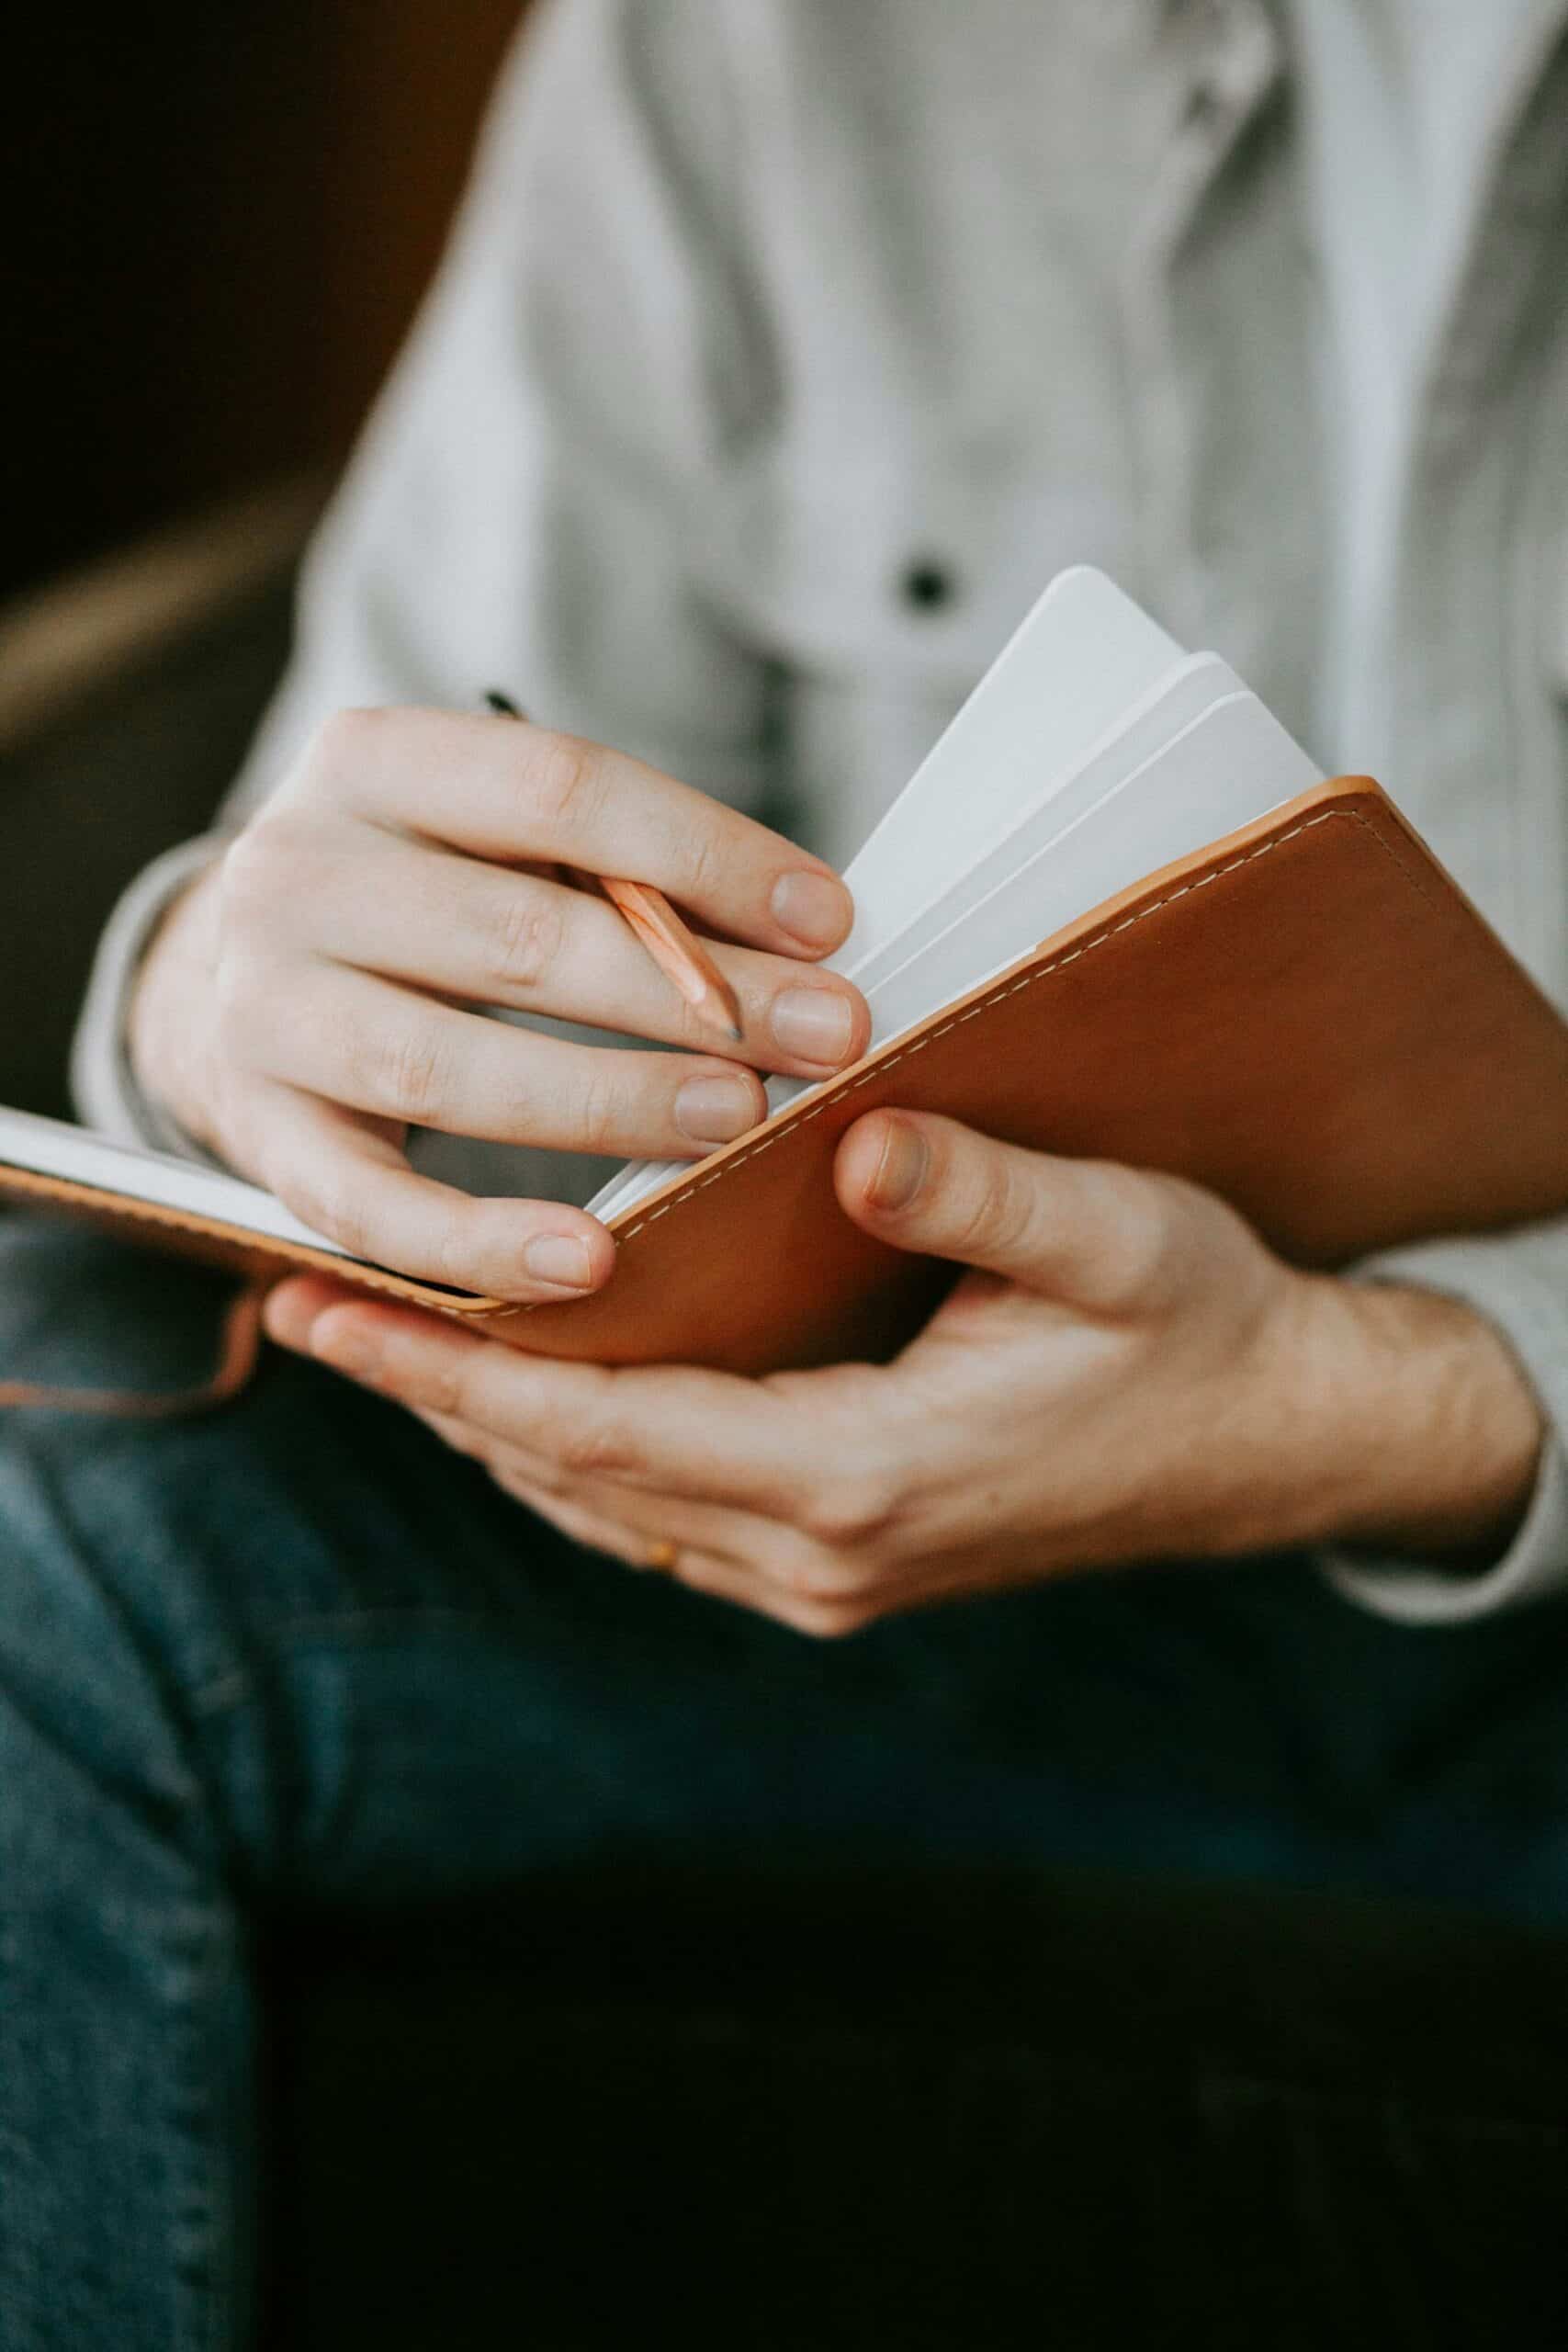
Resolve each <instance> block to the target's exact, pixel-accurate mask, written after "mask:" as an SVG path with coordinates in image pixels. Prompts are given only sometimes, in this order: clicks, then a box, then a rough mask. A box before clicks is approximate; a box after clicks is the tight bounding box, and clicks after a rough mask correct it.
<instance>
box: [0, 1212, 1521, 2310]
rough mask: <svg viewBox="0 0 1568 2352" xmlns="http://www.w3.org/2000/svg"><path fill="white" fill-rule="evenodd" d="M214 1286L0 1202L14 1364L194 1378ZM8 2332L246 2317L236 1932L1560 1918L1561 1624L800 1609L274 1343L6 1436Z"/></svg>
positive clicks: (2, 1306) (1006, 1608)
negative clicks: (570, 1917) (655, 1552)
mask: <svg viewBox="0 0 1568 2352" xmlns="http://www.w3.org/2000/svg"><path fill="white" fill-rule="evenodd" d="M219 1295H220V1292H219V1290H218V1288H217V1286H216V1285H215V1284H214V1283H213V1282H212V1281H211V1279H210V1278H209V1277H208V1276H206V1275H205V1274H202V1273H199V1272H195V1271H194V1270H186V1269H183V1268H179V1267H171V1266H170V1265H167V1264H164V1263H160V1262H158V1261H155V1260H151V1259H141V1258H137V1257H132V1256H130V1255H129V1254H126V1253H123V1252H120V1251H118V1250H116V1249H114V1248H112V1247H111V1246H110V1245H109V1244H107V1243H106V1242H103V1241H100V1240H98V1239H96V1238H88V1237H84V1236H82V1235H66V1234H63V1233H60V1232H57V1231H55V1230H52V1229H50V1228H46V1227H30V1226H24V1225H20V1224H12V1225H8V1226H7V1227H6V1228H5V1229H4V1232H3V1233H0V1360H3V1361H4V1362H5V1363H6V1365H7V1368H8V1369H11V1370H14V1371H16V1372H17V1374H27V1375H33V1376H37V1377H40V1378H46V1377H53V1378H70V1377H72V1376H73V1374H75V1375H78V1376H81V1375H85V1374H90V1375H91V1376H92V1377H93V1378H94V1379H95V1380H98V1381H103V1380H106V1379H115V1380H117V1381H118V1380H122V1379H124V1380H129V1379H130V1378H134V1377H140V1378H142V1379H156V1380H168V1381H171V1382H173V1381H175V1380H176V1379H179V1378H182V1377H185V1376H186V1375H187V1374H188V1372H189V1371H190V1369H191V1368H192V1366H193V1364H194V1363H196V1362H197V1361H198V1360H199V1358H200V1356H201V1353H202V1351H203V1350H204V1349H205V1348H206V1347H208V1346H209V1344H210V1339H211V1330H212V1324H213V1310H214V1306H215V1303H216V1299H217V1297H218V1296H219ZM0 1566H3V1573H4V1579H5V1593H6V1606H5V1610H4V1612H3V1614H0V2312H3V2313H4V2321H3V2330H0V2332H3V2340H4V2343H5V2346H6V2352H67V2347H69V2352H79V2347H81V2346H85V2345H103V2346H114V2347H115V2352H153V2347H157V2352H186V2347H192V2346H211V2345H222V2344H231V2343H233V2342H235V2341H238V2340H243V2335H244V2314H245V2313H246V2312H247V2310H248V2308H249V2299H250V2294H251V2281H250V2278H249V2263H250V2227H249V2220H250V2211H251V2203H252V2177H251V2167H252V2164H253V2156H252V2132H253V2117H252V2108H253V2085H252V2067H253V2045H254V2035H255V2018H254V1994H253V1987H252V1982H251V1974H250V1938H251V1935H252V1932H253V1930H254V1927H255V1926H256V1924H257V1923H258V1922H259V1921H261V1920H263V1919H265V1917H267V1916H268V1914H269V1913H271V1912H273V1911H275V1910H276V1909H278V1908H279V1907H282V1906H292V1905H310V1906H312V1907H314V1908H320V1909H325V1910H328V1911H336V1912H338V1913H340V1914H344V1913H352V1912H353V1911H354V1909H355V1906H368V1905H380V1904H382V1903H385V1902H386V1901H388V1900H389V1899H393V1898H396V1899H407V1900H411V1901H412V1900H415V1899H420V1900H436V1899H441V1898H445V1897H447V1896H453V1895H459V1894H460V1895H479V1896H482V1895H484V1894H486V1893H487V1892H488V1891H490V1890H494V1891H496V1892H498V1893H499V1892H500V1891H501V1890H502V1889H508V1890H511V1891H512V1892H513V1894H515V1893H516V1892H517V1890H518V1889H520V1888H524V1887H525V1885H526V1882H527V1880H528V1878H529V1875H530V1873H535V1872H539V1871H546V1870H547V1869H550V1868H552V1867H556V1866H558V1865H560V1864H562V1863H579V1862H582V1861H592V1860H596V1859H597V1860H612V1861H613V1860H615V1858H617V1857H626V1858H628V1859H630V1858H636V1859H638V1860H649V1859H650V1858H651V1859H659V1858H660V1857H665V1858H669V1859H671V1860H679V1861H681V1862H682V1864H684V1865H691V1864H694V1863H696V1864H701V1863H702V1862H704V1861H705V1860H711V1861H713V1862H715V1863H718V1862H733V1861H735V1860H744V1861H745V1862H747V1863H748V1865H750V1866H752V1867H754V1866H755V1865H756V1864H757V1862H758V1861H759V1860H763V1861H766V1860H770V1859H771V1858H773V1857H775V1856H776V1857H777V1858H778V1860H779V1861H780V1863H781V1865H782V1864H784V1862H785V1861H788V1862H790V1863H791V1864H797V1863H798V1862H799V1861H800V1860H802V1859H803V1858H809V1859H814V1860H828V1861H830V1862H833V1863H835V1864H841V1863H842V1862H844V1861H846V1860H848V1861H851V1862H852V1861H854V1860H857V1859H858V1858H862V1857H863V1858H865V1859H866V1860H871V1859H873V1858H874V1859H876V1860H878V1861H880V1862H883V1863H897V1862H899V1861H906V1860H907V1861H916V1862H920V1863H923V1864H925V1865H928V1866H929V1865H931V1864H932V1863H936V1864H939V1865H940V1864H941V1863H942V1862H943V1861H944V1860H951V1861H952V1863H953V1866H954V1867H955V1868H956V1867H957V1866H959V1865H960V1864H963V1865H965V1866H967V1865H972V1864H974V1863H975V1862H976V1861H985V1862H990V1861H1012V1862H1020V1861H1021V1862H1023V1863H1024V1864H1026V1865H1038V1867H1039V1868H1040V1869H1041V1870H1043V1871H1044V1870H1048V1869H1050V1868H1051V1867H1053V1866H1055V1865H1058V1864H1060V1863H1063V1862H1073V1861H1089V1862H1097V1863H1109V1864H1111V1865H1112V1866H1115V1867H1118V1868H1125V1869H1127V1870H1129V1871H1136V1870H1139V1869H1143V1868H1151V1867H1162V1868H1163V1867H1175V1868H1179V1869H1184V1870H1189V1871H1199V1872H1212V1873H1215V1874H1224V1875H1226V1876H1230V1877H1235V1876H1238V1875H1240V1876H1247V1875H1250V1876H1253V1877H1258V1876H1263V1877H1272V1878H1277V1879H1280V1880H1286V1881H1291V1882H1294V1883H1303V1884H1329V1883H1334V1884H1339V1885H1344V1886H1348V1887H1371V1888H1379V1887H1381V1888H1391V1889H1395V1888H1396V1889H1404V1890H1411V1891H1416V1892H1422V1893H1426V1894H1437V1895H1439V1896H1446V1897H1454V1898H1459V1899H1461V1900H1464V1901H1467V1902H1472V1903H1479V1904H1482V1905H1492V1906H1495V1907H1496V1908H1498V1909H1506V1910H1509V1911H1512V1912H1515V1913H1517V1914H1519V1915H1521V1916H1534V1917H1551V1918H1561V1917H1564V1916H1565V1915H1568V1840H1565V1837H1564V1824H1565V1823H1568V1802H1565V1797H1568V1787H1565V1783H1568V1743H1565V1742H1564V1740H1563V1738H1562V1701H1563V1692H1564V1683H1565V1680H1568V1643H1565V1642H1564V1641H1563V1640H1562V1639H1561V1638H1559V1636H1560V1635H1561V1634H1562V1632H1563V1631H1564V1630H1568V1625H1565V1620H1568V1611H1564V1610H1563V1609H1562V1608H1561V1607H1560V1606H1559V1605H1558V1604H1555V1603H1549V1604H1546V1606H1545V1608H1544V1609H1543V1610H1542V1611H1537V1612H1535V1613H1533V1614H1531V1615H1530V1616H1529V1617H1528V1618H1524V1619H1510V1618H1503V1619H1499V1620H1496V1621H1494V1622H1491V1623H1486V1624H1483V1625H1482V1626H1478V1627H1471V1628H1469V1629H1467V1630H1466V1631H1465V1633H1464V1634H1463V1635H1462V1636H1460V1637H1448V1636H1444V1635H1442V1634H1431V1633H1427V1632H1412V1631H1407V1630H1404V1629H1402V1628H1400V1627H1398V1626H1395V1625H1393V1624H1389V1623H1383V1622H1382V1621H1379V1620H1376V1619H1373V1618H1371V1617H1370V1616H1367V1615H1364V1614H1362V1613H1360V1612H1359V1611H1354V1610H1352V1609H1349V1608H1347V1607H1346V1606H1345V1605H1344V1604H1343V1603H1342V1602H1340V1601H1339V1600H1337V1599H1336V1598H1335V1597H1334V1596H1333V1594H1332V1593H1330V1592H1329V1591H1327V1590H1326V1589H1325V1588H1324V1586H1323V1585H1322V1583H1321V1581H1320V1580H1319V1579H1318V1578H1316V1577H1314V1576H1313V1575H1312V1574H1311V1573H1310V1572H1309V1571H1307V1570H1306V1569H1304V1568H1303V1567H1302V1566H1300V1565H1298V1564H1292V1563H1289V1562H1278V1563H1259V1564H1254V1565H1250V1566H1243V1567H1239V1568H1233V1569H1228V1570H1224V1571H1215V1570H1212V1569H1204V1570H1192V1571H1170V1570H1166V1571H1162V1572H1159V1573H1150V1574H1144V1573H1139V1574H1124V1575H1121V1576H1114V1577H1098V1578H1095V1579H1092V1580H1086V1581H1083V1582H1081V1583H1065V1584H1061V1585H1059V1586H1057V1587H1055V1588H1054V1589H1039V1590H1036V1591H1032V1592H1028V1593H1024V1594H1021V1595H1018V1596H1016V1597H1014V1598H1010V1599H1007V1600H997V1601H994V1602H988V1603H985V1604H982V1605H971V1606H966V1607H963V1608H957V1609H951V1610H945V1611H935V1612H932V1613H930V1614H927V1615H924V1616H919V1617H915V1618H911V1619H909V1620H908V1621H906V1622H904V1623H896V1624H891V1625H888V1626H886V1627H885V1628H882V1629H878V1630H876V1631H874V1632H872V1633H870V1634H864V1635H863V1636H861V1637H859V1638H857V1639H855V1640H853V1641H851V1642H848V1643H844V1644H840V1645H815V1644H813V1643H810V1642H808V1641H805V1640H802V1639H800V1638H798V1637H797V1636H795V1635H793V1634H788V1633H785V1632H784V1631H782V1630H781V1629H779V1628H777V1627H775V1626H773V1625H770V1624H767V1623H762V1622H761V1621H758V1620H753V1619H752V1618H750V1617H748V1616H745V1615H743V1614H740V1613H739V1612H738V1611H733V1610H730V1609H728V1608H726V1607H723V1606H720V1605H717V1604H714V1603H711V1602H707V1601H705V1600H699V1599H697V1598H695V1597H694V1596H691V1595H689V1594H687V1593H685V1592H683V1591H682V1589H679V1588H677V1587H674V1586H672V1585H671V1584H670V1583H669V1582H668V1581H667V1580H665V1579H662V1578H658V1577H638V1576H636V1575H633V1574H630V1573H628V1572H627V1571H626V1570H624V1569H622V1568H620V1567H619V1566H613V1565H612V1564H610V1563H608V1562H606V1561H604V1559H602V1558H599V1557H596V1556H594V1555H591V1554H588V1553H585V1552H582V1551H581V1550H579V1549H577V1548H575V1547H573V1546H571V1545H570V1544H566V1543H565V1542H564V1541H562V1540H560V1539H558V1538H557V1537H556V1536H554V1535H553V1534H551V1533H550V1532H547V1531H546V1530H544V1529H543V1528H541V1526H540V1525H539V1524H538V1523H537V1522H536V1521H534V1520H532V1519H531V1518H530V1517H529V1516H528V1515H527V1514H526V1513H525V1512H524V1511H523V1510H520V1509H519V1508H518V1507H517V1506H516V1505H515V1504H513V1503H512V1502H510V1501H508V1500H507V1499H506V1498H504V1497H502V1495H501V1494H500V1493H499V1491H498V1490H496V1489H494V1488H492V1487H491V1486H490V1485H489V1484H488V1482H487V1481H486V1479H485V1478H484V1476H482V1474H481V1473H479V1471H478V1470H477V1469H476V1468H475V1466H474V1465H473V1464H469V1463H467V1462H465V1461H462V1460H459V1459H457V1457H455V1456H453V1455H451V1454H449V1453H447V1452H446V1450H445V1449H444V1448H443V1447H442V1446H441V1445H440V1444H439V1443H438V1442H436V1441H435V1440H434V1438H433V1437H431V1436H429V1435H428V1434H427V1433H426V1432H425V1431H424V1430H423V1428H421V1427H420V1426H419V1425H418V1424H416V1423H413V1422H412V1421H411V1420H409V1419H407V1418H406V1417H404V1416H402V1415H400V1413H399V1412H398V1411H397V1410H396V1409H395V1408H390V1407H389V1406H388V1405H386V1404H385V1403H383V1402H382V1401H380V1400H378V1399H375V1398H372V1397H367V1396H365V1395H363V1394H361V1393H359V1392H357V1391H355V1390H354V1389H352V1388H350V1387H348V1386H347V1385H343V1384H340V1383H338V1382H335V1381H334V1380H333V1379H332V1378H330V1377H329V1376H327V1375H326V1374H322V1373H321V1372H319V1371H317V1370H316V1369H314V1368H313V1367H310V1366H306V1365H301V1364H298V1363H294V1362H292V1361H284V1360H278V1359H274V1360H273V1361H271V1362H269V1363H268V1364H267V1365H266V1367H265V1369H264V1371H263V1373H262V1374H261V1376H260V1377H259V1379H258V1381H257V1382H256V1384H255V1385H254V1388H253V1389H252V1391H251V1392H250V1393H249V1394H248V1395H247V1396H246V1397H244V1398H243V1400H242V1402H241V1403H240V1404H239V1405H238V1406H237V1407H235V1408H231V1409H230V1410H228V1411H226V1412H224V1413H222V1414H220V1415H217V1416H214V1417H212V1418H210V1419H201V1420H190V1421H184V1422H176V1423H173V1424H170V1425H169V1426H166V1427H152V1428H148V1427H135V1426H131V1425H129V1424H124V1423H115V1422H109V1421H87V1420H82V1419H69V1418H65V1417H62V1416H56V1415H52V1414H44V1413H16V1414H12V1415H10V1416H9V1417H7V1419H6V1420H5V1422H4V1424H3V1426H0Z"/></svg>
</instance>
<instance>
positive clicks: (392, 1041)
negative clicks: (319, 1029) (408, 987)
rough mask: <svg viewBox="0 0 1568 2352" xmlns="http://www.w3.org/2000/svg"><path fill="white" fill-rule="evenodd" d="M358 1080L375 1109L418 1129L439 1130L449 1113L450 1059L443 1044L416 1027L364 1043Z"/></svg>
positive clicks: (418, 1024)
mask: <svg viewBox="0 0 1568 2352" xmlns="http://www.w3.org/2000/svg"><path fill="white" fill-rule="evenodd" d="M355 1060H356V1063H357V1065H358V1073H357V1074H358V1075H359V1076H360V1077H361V1078H362V1079H363V1081H364V1088H365V1091H366V1093H367V1096H368V1097H369V1099H370V1101H371V1103H372V1105H373V1107H374V1108H376V1109H377V1110H379V1111H384V1112H390V1113H391V1114H394V1115H395V1116H396V1117H398V1118H400V1119H407V1120H409V1121H411V1122H412V1124H413V1125H415V1126H428V1125H434V1124H436V1123H437V1122H438V1121H439V1119H440V1117H441V1114H442V1113H443V1112H444V1111H445V1109H446V1103H447V1101H448V1098H449V1089H450V1081H451V1070H450V1057H449V1056H448V1054H447V1052H446V1048H445V1046H443V1045H442V1042H441V1040H440V1038H439V1037H438V1036H437V1035H435V1034H434V1032H433V1031H432V1030H430V1029H428V1028H426V1027H425V1026H423V1024H422V1023H418V1022H411V1023H410V1024H409V1026H408V1027H407V1028H406V1029H400V1030H398V1031H396V1032H395V1033H393V1034H392V1035H386V1036H379V1037H377V1038H375V1039H373V1040H371V1041H368V1042H367V1043H363V1044H362V1045H361V1046H360V1047H359V1050H358V1053H357V1055H356V1056H355Z"/></svg>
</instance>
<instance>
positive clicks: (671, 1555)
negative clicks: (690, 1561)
mask: <svg viewBox="0 0 1568 2352" xmlns="http://www.w3.org/2000/svg"><path fill="white" fill-rule="evenodd" d="M680 1556H681V1547H680V1545H679V1544H671V1541H670V1538H669V1537H668V1535H661V1536H660V1539H659V1541H658V1543H657V1544H649V1547H648V1565H649V1567H650V1568H664V1569H669V1568H672V1567H673V1566H674V1565H675V1563H676V1561H677V1560H678V1559H679V1558H680Z"/></svg>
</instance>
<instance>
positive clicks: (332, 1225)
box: [267, 1164, 379, 1258]
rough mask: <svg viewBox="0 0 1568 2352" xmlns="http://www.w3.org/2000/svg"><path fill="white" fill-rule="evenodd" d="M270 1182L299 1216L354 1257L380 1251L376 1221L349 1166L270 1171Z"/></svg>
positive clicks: (364, 1256) (279, 1195)
mask: <svg viewBox="0 0 1568 2352" xmlns="http://www.w3.org/2000/svg"><path fill="white" fill-rule="evenodd" d="M267 1181H268V1182H269V1184H270V1186H271V1189H272V1191H273V1192H275V1193H276V1194H277V1196H278V1198H279V1200H281V1201H282V1202H284V1204H286V1205H287V1206H288V1208H290V1209H292V1210H293V1212H294V1214H295V1216H297V1217H299V1218H301V1219H302V1220H303V1222H304V1223H305V1224H306V1225H309V1226H313V1227H314V1228H315V1230H316V1231H317V1232H318V1233H324V1234H326V1235H327V1236H328V1237H329V1238H331V1239H332V1240H333V1241H340V1242H341V1243H342V1244H343V1246H344V1249H345V1250H348V1251H349V1252H350V1253H351V1254H352V1255H353V1256H354V1257H355V1258H375V1257H377V1256H378V1254H379V1252H378V1248H377V1237H376V1234H375V1231H374V1229H373V1225H372V1220H371V1219H370V1217H369V1216H367V1213H366V1208H365V1204H364V1202H363V1200H362V1199H361V1198H360V1196H359V1193H358V1190H357V1188H356V1186H355V1184H354V1182H352V1180H351V1178H350V1176H349V1173H348V1170H346V1169H344V1168H339V1167H336V1166H333V1165H332V1164H328V1165H326V1166H324V1167H320V1168H314V1167H313V1168H311V1169H310V1170H308V1171H305V1172H300V1171H299V1170H295V1169H294V1168H292V1167H290V1168H289V1169H288V1170H269V1171H268V1178H267Z"/></svg>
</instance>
